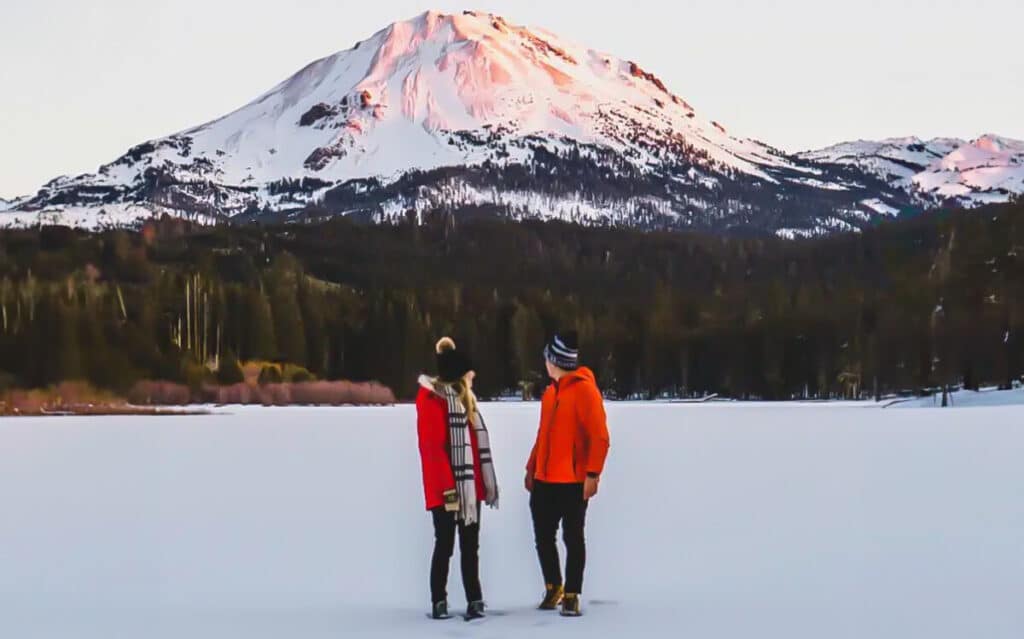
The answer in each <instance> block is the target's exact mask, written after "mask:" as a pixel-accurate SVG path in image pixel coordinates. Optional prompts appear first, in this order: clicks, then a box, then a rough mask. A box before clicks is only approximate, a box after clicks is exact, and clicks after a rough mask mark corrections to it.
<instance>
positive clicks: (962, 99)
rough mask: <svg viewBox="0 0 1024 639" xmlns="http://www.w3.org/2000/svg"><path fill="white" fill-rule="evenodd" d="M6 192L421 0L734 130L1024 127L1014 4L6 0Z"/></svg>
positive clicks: (0, 106) (199, 110)
mask: <svg viewBox="0 0 1024 639" xmlns="http://www.w3.org/2000/svg"><path fill="white" fill-rule="evenodd" d="M0 4H2V7H0V18H2V22H0V196H5V197H11V196H16V195H23V194H26V193H32V192H34V191H35V190H36V189H38V188H39V187H40V186H41V185H42V184H43V183H44V182H46V181H48V180H49V179H51V178H53V177H56V176H58V175H63V174H77V173H82V172H86V171H94V170H95V169H96V168H97V167H98V166H99V165H100V164H103V163H106V162H109V161H111V160H113V159H115V158H116V157H118V156H119V155H121V154H122V153H124V152H125V151H126V150H127V149H128V148H129V147H131V146H133V145H135V144H137V143H139V142H142V141H144V140H147V139H152V138H156V137H161V136H164V135H168V134H170V133H174V132H176V131H179V130H181V129H184V128H187V127H190V126H193V125H196V124H200V123H202V122H205V121H207V120H210V119H213V118H215V117H218V116H221V115H223V114H225V113H227V112H229V111H231V110H233V109H235V108H237V107H239V106H242V105H243V104H245V103H247V102H249V101H250V100H252V99H253V98H255V97H256V96H258V95H259V94H261V93H262V92H264V91H265V90H267V89H269V88H270V87H271V86H273V85H275V84H276V83H277V82H279V81H280V80H282V79H284V78H285V77H287V76H289V75H291V74H292V73H294V72H295V71H298V70H299V69H300V68H301V67H303V66H304V65H305V64H306V63H308V62H310V61H312V60H314V59H316V58H319V57H322V56H325V55H328V54H330V53H334V52H336V51H340V50H344V49H348V48H350V47H351V46H352V45H353V44H354V43H355V42H356V41H358V40H363V39H366V38H367V37H368V36H370V35H372V34H373V33H374V32H376V31H378V30H379V29H381V28H383V27H384V26H386V25H388V24H390V23H392V22H394V21H396V20H400V19H405V18H409V17H412V16H414V15H416V14H419V13H422V12H423V11H425V10H427V9H430V8H433V9H438V10H441V11H445V12H455V11H461V10H463V9H467V8H470V9H481V10H485V11H491V12H494V13H498V14H501V15H504V16H505V17H506V18H507V19H508V20H509V21H510V22H512V23H517V24H525V25H528V26H537V27H544V28H546V29H548V30H550V31H553V32H555V33H558V34H560V35H562V36H564V37H567V38H570V39H573V40H576V41H578V42H580V43H583V44H586V45H587V46H590V47H593V48H595V49H600V50H604V51H607V52H609V53H611V54H614V55H616V56H619V57H622V58H626V59H630V60H635V61H636V62H638V63H639V64H640V65H642V66H643V67H645V68H646V69H648V70H650V71H651V72H653V73H655V74H657V75H659V76H661V78H662V79H663V80H664V81H665V83H666V84H667V85H668V87H669V89H670V90H672V91H673V92H674V93H677V94H679V95H680V96H682V97H683V98H685V99H686V100H687V101H688V102H690V103H691V104H692V105H693V106H694V107H695V108H696V109H697V110H698V111H699V112H701V113H702V115H705V116H706V117H708V118H713V119H715V120H718V121H719V122H722V123H723V124H724V125H725V126H727V127H728V128H729V130H730V132H731V133H734V134H736V135H742V136H749V137H755V138H758V139H760V140H763V141H765V142H767V143H769V144H773V145H775V146H778V147H780V148H783V149H786V150H790V151H795V150H802V149H807V148H815V147H820V146H825V145H828V144H831V143H835V142H840V141H843V140H848V139H857V138H878V137H888V136H902V135H918V136H922V137H926V136H927V137H931V136H938V135H943V136H958V137H966V138H970V137H976V136H978V135H980V134H982V133H988V132H992V133H998V134H1001V135H1006V136H1009V137H1015V138H1020V139H1024V52H1022V49H1021V25H1022V24H1024V1H1022V0H972V1H966V0H931V1H926V0H889V1H886V2H883V1H880V0H858V1H849V2H838V1H836V0H716V1H712V0H706V1H705V0H699V1H690V2H687V1H678V0H676V1H665V0H661V1H653V0H618V1H616V2H596V1H586V0H506V1H492V2H488V1H486V0H465V1H463V2H449V1H445V0H435V1H434V2H412V1H407V0H360V1H358V2H349V1H343V0H332V1H328V0H276V1H269V0H176V1H173V2H169V1H163V0H145V1H143V0H91V1H88V2H83V1H80V0H31V1H24V2H19V1H18V0H0Z"/></svg>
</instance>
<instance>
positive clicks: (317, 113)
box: [299, 102, 338, 126]
mask: <svg viewBox="0 0 1024 639" xmlns="http://www.w3.org/2000/svg"><path fill="white" fill-rule="evenodd" d="M337 114H338V110H337V109H336V108H334V107H332V106H330V105H329V104H324V103H323V102H320V103H318V104H314V105H313V106H312V107H310V109H309V111H306V112H305V113H303V114H302V117H301V118H299V126H313V125H314V124H315V123H317V122H318V121H320V120H322V119H324V118H327V117H330V116H333V115H337Z"/></svg>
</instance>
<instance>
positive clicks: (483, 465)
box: [416, 337, 498, 619]
mask: <svg viewBox="0 0 1024 639" xmlns="http://www.w3.org/2000/svg"><path fill="white" fill-rule="evenodd" d="M436 351H437V370H438V376H437V377H434V378H431V377H427V376H426V375H423V376H421V377H420V380H419V381H420V390H419V394H418V395H417V396H416V416H417V430H418V432H419V440H420V459H421V461H422V463H423V489H424V493H425V496H426V502H427V510H429V511H430V514H431V516H432V517H433V520H434V555H433V559H432V561H431V563H430V596H431V601H432V603H433V608H432V612H431V616H432V617H433V618H434V619H450V618H451V615H449V614H448V593H447V588H448V564H449V562H450V561H451V557H452V553H453V552H454V550H455V533H456V531H458V535H459V554H460V555H461V557H462V585H463V587H464V588H465V590H466V602H467V607H466V618H467V619H477V618H480V617H483V616H484V601H483V592H482V591H481V588H480V562H479V556H478V550H479V540H480V502H481V501H482V502H484V503H486V504H487V505H488V506H490V507H491V508H497V507H498V482H497V479H496V477H495V473H494V464H493V463H492V460H491V449H490V441H489V438H488V436H487V427H486V426H485V425H484V421H483V418H482V417H481V416H480V412H479V410H477V401H476V396H475V395H474V394H473V377H474V375H475V373H474V372H473V365H472V363H471V361H470V359H469V357H468V356H467V355H466V354H465V353H463V352H461V351H458V350H456V349H455V342H454V341H452V339H451V338H450V337H442V338H441V339H440V340H439V341H438V342H437V347H436Z"/></svg>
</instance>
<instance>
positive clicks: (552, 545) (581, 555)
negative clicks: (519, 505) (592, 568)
mask: <svg viewBox="0 0 1024 639" xmlns="http://www.w3.org/2000/svg"><path fill="white" fill-rule="evenodd" d="M530 513H531V514H532V515H533V536H534V539H535V540H536V543H537V557H538V558H539V559H540V569H541V571H542V572H543V573H544V582H545V583H548V584H551V585H553V586H560V585H562V568H561V565H560V562H559V559H558V545H557V543H556V539H555V538H556V535H557V534H558V524H559V523H561V524H562V541H564V542H565V552H566V557H565V591H566V592H573V593H582V592H583V567H584V566H585V565H586V563H587V544H586V540H585V538H584V536H583V527H584V525H585V524H586V519H587V502H586V501H584V499H583V484H548V483H545V482H542V481H534V482H533V493H532V494H531V495H530Z"/></svg>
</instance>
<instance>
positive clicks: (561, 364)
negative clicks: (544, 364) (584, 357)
mask: <svg viewBox="0 0 1024 639" xmlns="http://www.w3.org/2000/svg"><path fill="white" fill-rule="evenodd" d="M578 342H579V338H578V337H577V336H576V331H564V332H558V333H555V334H554V335H553V336H552V337H551V339H550V340H548V344H547V346H545V347H544V358H545V359H546V360H548V361H549V362H551V363H552V364H554V365H555V366H557V367H558V368H561V369H562V370H564V371H574V370H576V369H577V368H579V367H580V350H579V344H578Z"/></svg>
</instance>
